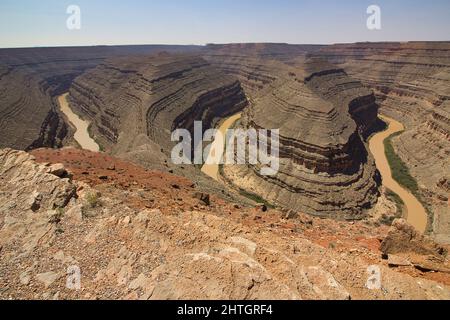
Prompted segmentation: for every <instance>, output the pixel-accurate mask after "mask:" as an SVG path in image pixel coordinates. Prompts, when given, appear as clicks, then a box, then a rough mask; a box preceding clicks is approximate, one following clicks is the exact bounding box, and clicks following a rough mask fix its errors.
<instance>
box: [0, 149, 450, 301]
mask: <svg viewBox="0 0 450 320" xmlns="http://www.w3.org/2000/svg"><path fill="white" fill-rule="evenodd" d="M77 152H82V151H76V150H73V151H72V150H63V151H48V152H47V153H45V152H43V155H42V156H44V157H45V158H47V159H49V158H52V153H54V154H56V155H57V156H58V157H64V156H66V157H71V156H73V155H74V154H77ZM107 158H108V159H106V158H105V155H101V154H93V153H89V155H88V159H90V161H92V162H91V163H90V165H89V166H90V167H91V166H93V165H94V163H97V165H99V166H101V167H102V168H103V167H105V166H107V164H106V163H105V161H106V160H107V161H108V163H109V166H111V165H112V164H114V165H115V168H116V170H123V171H122V173H121V174H118V176H119V177H121V178H123V177H127V176H129V174H130V173H131V172H132V173H133V174H135V175H137V174H138V172H146V171H145V170H144V169H142V168H141V169H138V168H137V167H136V166H134V165H130V167H129V168H128V169H131V170H132V171H127V170H128V169H127V167H126V164H125V163H124V162H123V161H118V160H113V159H111V158H110V157H107ZM95 159H96V160H95ZM72 165H73V166H75V168H77V170H79V171H82V170H86V167H84V168H83V167H82V166H83V163H80V162H79V161H73V162H72ZM48 168H49V166H47V165H45V164H38V163H36V162H35V161H34V160H33V158H32V157H31V156H30V155H28V154H26V153H24V152H18V151H12V150H2V151H0V179H2V181H6V182H7V185H5V184H4V183H2V184H0V188H1V193H0V205H1V210H0V256H1V259H0V288H1V290H0V298H1V299H9V298H10V299H14V298H18V299H344V300H345V299H350V298H351V299H448V298H450V288H449V287H448V286H446V285H445V284H443V283H439V282H435V281H430V280H427V279H424V278H422V277H419V278H415V277H413V276H410V275H407V274H405V273H400V272H397V271H396V270H393V269H390V268H388V266H385V265H383V262H382V261H381V260H380V257H379V255H376V254H372V255H371V258H370V262H369V261H367V260H365V259H364V258H362V257H360V256H358V255H357V254H355V253H351V252H345V253H342V252H338V251H335V250H334V249H331V248H328V249H326V248H324V247H322V246H320V245H318V244H316V243H313V242H312V241H310V240H308V239H307V238H306V236H305V235H304V234H302V233H299V232H294V231H289V230H286V229H284V228H279V229H277V228H276V227H272V228H269V227H267V226H265V225H263V224H262V222H261V224H258V223H255V222H253V223H245V224H244V223H242V222H240V221H239V220H233V219H232V218H230V217H231V216H229V215H228V211H229V210H230V209H229V208H230V207H229V206H227V204H225V203H222V202H220V200H219V199H217V198H215V197H214V199H212V200H213V202H214V207H210V208H209V209H201V208H200V207H197V209H195V208H193V209H192V210H181V209H182V207H183V206H184V204H183V203H181V204H176V203H175V202H172V200H173V199H172V197H176V198H184V199H186V200H185V201H190V200H189V199H192V197H191V196H190V193H191V192H192V191H189V188H188V187H187V186H186V183H187V182H183V181H180V178H178V177H174V176H170V175H165V174H163V173H150V172H146V174H147V175H148V176H146V177H145V180H142V182H145V183H148V184H158V185H159V187H158V188H155V189H153V188H147V189H141V190H138V189H135V188H127V189H126V190H123V189H121V188H120V187H119V186H117V185H115V184H114V180H113V179H112V177H111V179H110V181H109V182H108V183H105V184H103V185H102V184H97V185H96V186H93V185H88V184H86V183H83V182H78V181H77V180H74V181H72V182H71V181H68V180H65V179H61V178H59V177H57V176H55V175H52V174H49V173H46V172H47V171H49V169H48ZM54 169H55V168H54ZM92 169H93V170H94V171H95V170H98V169H97V168H96V167H92ZM139 170H140V171H139ZM51 171H52V172H53V171H54V170H53V169H52V170H51ZM57 171H58V170H57ZM58 172H59V171H58ZM75 173H76V172H75ZM84 176H85V175H84V174H83V173H81V174H80V175H79V176H78V175H77V177H84ZM152 176H153V177H152ZM24 181H30V183H29V184H26V186H25V187H24ZM175 181H177V184H178V187H179V189H177V190H176V192H173V191H171V189H173V187H171V185H173V184H174V183H175ZM140 182H141V181H140ZM166 183H167V184H168V185H167V186H166V185H165V184H166ZM31 185H33V187H35V188H36V189H38V190H39V191H40V192H41V193H42V194H43V197H42V202H41V206H40V209H39V210H37V211H35V212H33V210H32V209H31V208H29V207H25V206H23V205H24V204H25V203H26V202H27V199H28V198H29V196H30V191H31V189H30V188H31ZM67 187H69V189H72V188H74V187H76V188H77V196H76V197H73V196H71V195H72V193H71V192H69V193H66V192H60V191H62V190H66V189H67ZM6 192H9V193H6ZM11 192H13V193H14V196H13V197H11V195H10V193H11ZM57 195H64V196H63V198H65V199H66V200H68V199H70V201H69V202H68V203H67V204H66V205H65V206H64V208H63V209H61V210H56V211H55V210H54V203H55V199H59V198H60V196H57ZM150 196H152V197H154V203H155V205H158V206H160V209H156V208H155V209H152V208H148V209H146V208H145V207H139V206H138V205H137V202H136V199H138V198H140V199H142V200H141V201H144V199H147V198H148V197H150ZM94 201H95V202H94ZM145 201H147V200H145ZM64 202H66V201H64ZM147 203H148V202H147ZM58 206H59V202H58ZM61 208H62V207H61ZM236 211H238V212H239V215H242V214H244V213H245V214H247V215H250V214H252V211H251V209H249V208H241V209H239V210H236ZM252 220H253V219H252ZM312 220H313V219H311V224H314V225H315V224H316V223H319V221H316V220H314V222H313V221H312ZM317 220H320V219H317ZM320 221H322V220H320ZM279 223H280V222H277V224H279ZM272 224H273V223H272ZM350 227H351V226H350V225H349V226H347V227H344V228H345V229H347V230H349V229H350ZM291 228H292V227H291ZM357 229H358V230H361V228H359V227H358V228H357ZM377 257H378V258H377ZM373 264H376V265H378V266H379V270H380V272H381V274H382V281H381V287H379V288H373V289H368V287H367V283H368V280H369V277H370V276H371V274H370V273H369V272H368V270H372V269H369V268H368V267H369V265H373ZM372 268H373V267H372Z"/></svg>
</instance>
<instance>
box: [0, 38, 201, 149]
mask: <svg viewBox="0 0 450 320" xmlns="http://www.w3.org/2000/svg"><path fill="white" fill-rule="evenodd" d="M180 48H182V50H184V51H192V50H196V47H190V46H182V47H179V46H122V47H77V48H30V49H1V50H0V147H14V148H17V149H33V148H36V147H40V146H51V147H60V146H62V145H63V144H64V139H66V138H67V137H68V138H70V127H69V126H68V125H67V124H66V123H65V121H64V119H63V118H62V116H61V115H60V113H59V111H58V105H57V101H56V96H57V95H60V94H62V93H63V92H66V91H67V90H68V88H69V87H70V84H71V82H72V81H73V79H74V78H75V77H77V76H79V75H80V74H82V73H83V72H84V71H86V70H87V69H90V68H93V67H95V66H96V65H97V64H98V63H99V62H101V61H103V60H105V59H106V58H108V57H114V56H124V55H130V54H150V53H152V52H158V51H161V50H166V51H169V52H177V51H179V50H180Z"/></svg>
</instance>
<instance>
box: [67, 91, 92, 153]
mask: <svg viewBox="0 0 450 320" xmlns="http://www.w3.org/2000/svg"><path fill="white" fill-rule="evenodd" d="M67 96H68V93H65V94H63V95H61V96H59V97H58V103H59V107H60V108H61V111H62V112H63V113H64V114H65V115H66V117H67V119H69V121H70V123H71V124H72V126H74V127H75V135H74V139H75V140H76V141H77V142H78V144H79V145H80V146H81V148H82V149H85V150H89V151H94V152H99V151H100V147H99V145H98V144H97V142H95V140H94V139H92V138H91V136H90V135H89V130H88V128H89V122H87V121H84V120H83V119H81V118H80V117H79V116H78V115H76V114H75V113H74V112H73V111H72V109H70V106H69V102H68V100H67Z"/></svg>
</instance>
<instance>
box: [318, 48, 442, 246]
mask: <svg viewBox="0 0 450 320" xmlns="http://www.w3.org/2000/svg"><path fill="white" fill-rule="evenodd" d="M316 54H317V55H320V56H322V57H325V58H327V59H328V60H330V61H331V62H333V63H336V64H337V65H338V66H339V67H341V68H344V69H345V70H346V72H348V73H349V74H350V75H351V76H352V77H354V78H356V79H359V80H361V81H362V82H363V83H364V84H366V85H367V86H370V87H371V88H373V89H374V90H375V93H376V97H377V102H378V103H379V105H380V107H381V112H382V113H384V114H386V115H388V116H390V117H393V118H395V119H396V120H398V121H400V122H402V123H403V124H404V125H405V126H406V131H405V133H403V134H402V135H401V136H399V137H397V138H395V139H394V140H393V142H394V145H395V149H396V151H397V153H398V154H399V155H400V157H401V158H402V160H403V161H404V162H405V163H406V164H407V165H408V168H409V169H410V172H411V174H412V176H413V177H415V178H416V179H417V181H418V182H419V187H420V189H421V192H422V194H423V198H424V200H425V202H426V204H427V205H428V206H429V207H430V211H431V212H432V213H433V214H434V222H433V223H432V226H433V229H434V233H435V236H436V237H437V238H438V239H440V240H441V241H446V242H449V241H450V238H449V236H448V234H449V232H448V230H450V210H449V205H448V198H449V193H448V190H446V189H445V188H442V184H441V183H440V181H443V180H448V179H449V168H450V43H448V42H436V43H433V42H430V43H421V42H410V43H379V44H369V43H365V44H349V45H334V46H330V47H326V48H322V50H321V52H320V53H316Z"/></svg>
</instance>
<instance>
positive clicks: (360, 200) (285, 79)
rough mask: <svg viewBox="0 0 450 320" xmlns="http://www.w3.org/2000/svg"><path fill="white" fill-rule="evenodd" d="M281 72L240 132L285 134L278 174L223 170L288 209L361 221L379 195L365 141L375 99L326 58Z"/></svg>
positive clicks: (241, 184)
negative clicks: (276, 132) (261, 129)
mask: <svg viewBox="0 0 450 320" xmlns="http://www.w3.org/2000/svg"><path fill="white" fill-rule="evenodd" d="M283 69H284V70H283V71H284V72H280V70H279V69H278V72H277V73H275V74H276V75H277V79H276V80H274V82H273V83H272V84H271V85H270V87H271V89H270V90H267V91H266V92H267V93H266V94H265V92H264V91H265V90H262V91H261V92H259V93H258V97H257V98H255V100H254V101H253V103H252V104H251V106H250V107H249V108H247V110H246V111H245V113H244V116H243V119H242V126H243V127H249V128H265V129H280V158H281V160H280V161H281V166H280V170H279V173H278V174H276V175H275V176H266V177H263V176H260V175H259V173H258V172H259V170H258V166H248V167H247V166H233V167H231V166H226V167H225V170H224V171H225V177H226V179H227V180H229V181H232V183H233V184H235V185H237V186H238V187H239V188H241V189H244V190H246V191H248V192H252V193H256V194H258V195H260V196H262V197H263V198H264V199H266V200H268V201H269V202H272V203H274V204H277V205H281V206H283V207H288V208H291V209H296V210H302V211H304V212H307V213H310V214H314V215H319V216H334V217H339V218H347V219H357V218H361V217H362V216H364V209H368V208H370V207H371V206H372V205H373V204H374V203H375V202H376V200H377V196H378V184H379V178H378V173H377V171H376V168H375V165H374V160H373V159H372V157H371V155H369V154H368V152H367V150H366V146H365V143H364V139H363V137H364V136H367V135H368V134H369V133H370V132H371V130H373V128H374V126H376V123H377V122H376V119H377V117H376V115H377V105H376V104H375V97H374V96H373V94H372V93H371V91H369V90H367V89H365V88H363V86H362V85H361V83H360V82H358V81H355V80H352V79H351V78H350V77H348V76H347V75H346V73H345V72H344V71H343V70H342V69H339V68H336V67H335V66H333V65H330V64H327V63H326V62H324V61H322V60H316V59H311V60H308V61H306V62H305V63H304V65H303V66H302V68H292V67H288V66H285V67H284V68H283Z"/></svg>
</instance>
